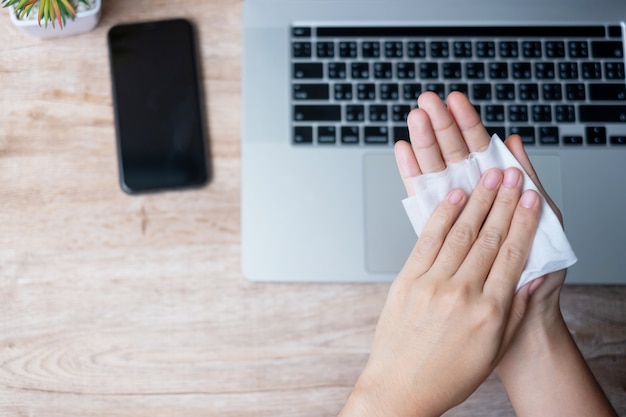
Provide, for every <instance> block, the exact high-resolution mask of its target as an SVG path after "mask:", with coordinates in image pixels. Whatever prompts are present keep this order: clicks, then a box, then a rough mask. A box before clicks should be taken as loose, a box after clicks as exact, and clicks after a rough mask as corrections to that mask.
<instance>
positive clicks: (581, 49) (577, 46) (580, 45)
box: [567, 41, 589, 58]
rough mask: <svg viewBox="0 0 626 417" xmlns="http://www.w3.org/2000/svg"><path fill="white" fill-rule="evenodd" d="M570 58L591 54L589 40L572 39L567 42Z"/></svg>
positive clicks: (584, 56) (585, 56)
mask: <svg viewBox="0 0 626 417" xmlns="http://www.w3.org/2000/svg"><path fill="white" fill-rule="evenodd" d="M567 47H568V50H569V57H570V58H587V57H588V56H589V44H588V43H587V41H571V42H568V43H567Z"/></svg>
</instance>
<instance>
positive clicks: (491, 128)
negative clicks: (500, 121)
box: [485, 126, 506, 140]
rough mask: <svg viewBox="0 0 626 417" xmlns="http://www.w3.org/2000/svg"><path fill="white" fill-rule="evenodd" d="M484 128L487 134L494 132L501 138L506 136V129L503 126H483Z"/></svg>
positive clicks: (490, 134)
mask: <svg viewBox="0 0 626 417" xmlns="http://www.w3.org/2000/svg"><path fill="white" fill-rule="evenodd" d="M485 129H487V133H489V136H493V135H494V134H496V135H498V136H499V137H500V139H502V140H504V139H505V138H506V129H505V128H504V126H485Z"/></svg>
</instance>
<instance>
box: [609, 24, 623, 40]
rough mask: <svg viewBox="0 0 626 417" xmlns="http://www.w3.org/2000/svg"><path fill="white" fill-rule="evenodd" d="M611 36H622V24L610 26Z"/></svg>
mask: <svg viewBox="0 0 626 417" xmlns="http://www.w3.org/2000/svg"><path fill="white" fill-rule="evenodd" d="M609 37H610V38H621V37H622V27H621V26H617V25H615V26H609Z"/></svg>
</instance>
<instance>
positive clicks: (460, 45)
mask: <svg viewBox="0 0 626 417" xmlns="http://www.w3.org/2000/svg"><path fill="white" fill-rule="evenodd" d="M452 48H453V49H454V57H455V58H471V57H472V43H471V42H469V41H457V42H454V43H453V45H452Z"/></svg>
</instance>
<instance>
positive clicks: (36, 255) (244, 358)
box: [0, 0, 626, 417]
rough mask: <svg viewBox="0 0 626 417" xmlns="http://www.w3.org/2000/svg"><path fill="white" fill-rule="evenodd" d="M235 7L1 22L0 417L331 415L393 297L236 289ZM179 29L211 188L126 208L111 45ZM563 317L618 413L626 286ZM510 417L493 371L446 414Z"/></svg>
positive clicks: (331, 289)
mask: <svg viewBox="0 0 626 417" xmlns="http://www.w3.org/2000/svg"><path fill="white" fill-rule="evenodd" d="M241 9H242V3H241V1H240V0H239V1H234V0H211V1H207V0H187V1H183V0H179V1H164V0H135V1H124V0H107V1H104V5H103V15H102V20H101V22H100V24H99V26H98V27H97V28H96V30H94V31H93V32H90V33H88V34H84V35H80V36H75V37H71V38H66V39H57V40H52V41H42V40H38V39H35V38H30V37H28V36H27V35H24V34H22V33H21V32H19V31H18V30H17V29H16V28H14V27H13V26H12V25H11V24H10V22H9V15H8V11H7V10H6V9H2V10H0V314H1V315H0V317H1V318H0V416H54V417H57V416H58V417H74V416H75V417H79V416H80V417H92V416H93V417H95V416H98V417H100V416H117V417H130V416H133V417H137V416H150V417H161V416H163V417H165V416H168V417H169V416H186V417H194V416H222V417H224V416H268V417H269V416H272V417H274V416H302V417H308V416H311V417H313V416H316V417H318V416H334V415H336V413H337V412H338V410H339V409H340V407H341V405H342V404H343V402H344V400H345V398H346V396H347V395H348V393H349V392H350V389H351V386H352V384H353V383H354V381H355V379H356V377H357V376H358V374H359V372H360V370H361V369H362V367H363V365H364V363H365V361H366V359H367V355H368V350H369V345H370V342H371V339H372V336H373V332H374V327H375V324H376V320H377V317H378V314H379V312H380V310H381V307H382V305H383V303H384V300H385V296H386V292H387V290H388V285H387V284H351V285H348V284H258V283H251V282H248V281H246V280H245V279H244V277H243V276H242V274H241V271H240V265H239V264H240V234H239V232H240V218H239V205H240V196H239V193H240V143H239V140H240V138H239V135H240V131H241V129H240V123H241V120H240V117H241V114H240V113H241V112H240V101H241V87H240V69H241V68H240V67H241V51H242V44H241ZM175 16H181V17H187V18H189V19H190V20H192V21H193V22H194V23H195V26H196V29H197V32H198V33H197V34H198V39H199V41H200V43H201V58H202V59H201V61H202V74H203V77H202V79H203V88H204V94H205V103H206V118H207V121H208V123H207V124H208V127H207V129H208V136H209V140H210V154H211V155H210V158H211V161H212V166H213V179H212V181H211V183H210V184H209V185H208V186H206V187H204V188H202V189H197V190H190V191H184V192H167V193H159V194H153V195H142V196H132V197H131V196H128V195H125V194H124V193H123V192H122V191H121V190H120V187H119V185H118V178H117V159H116V150H115V133H114V127H113V112H112V100H111V84H110V77H109V67H108V55H107V47H106V33H107V31H108V29H109V28H110V27H111V26H112V25H114V24H117V23H121V22H131V21H139V20H150V19H160V18H168V17H175ZM277 256H280V255H279V254H277ZM625 273H626V272H625ZM563 309H564V312H565V316H566V319H567V321H568V324H569V326H570V328H571V331H572V333H573V334H574V336H575V338H576V340H577V342H578V343H579V345H580V347H581V350H582V351H583V353H584V354H585V356H586V358H587V359H588V360H589V362H590V364H591V366H592V368H593V371H594V372H595V374H596V375H597V377H598V378H599V380H600V383H601V384H602V386H603V387H604V389H605V390H606V391H607V393H608V394H609V396H610V398H611V400H612V402H613V404H614V405H615V407H616V408H617V409H618V411H619V413H620V415H622V416H626V288H625V287H601V286H586V287H582V286H576V287H570V286H568V287H566V288H565V290H564V294H563ZM512 415H513V411H512V409H511V406H510V403H509V401H508V399H507V397H506V394H505V392H504V390H503V388H502V385H501V383H500V381H499V380H498V379H497V377H496V376H495V375H493V376H491V377H490V378H489V379H488V380H487V381H486V382H485V384H484V385H483V386H482V387H481V388H480V389H479V390H478V391H477V392H476V393H475V394H474V395H473V396H472V397H471V398H470V399H469V400H468V401H467V402H466V403H464V404H463V405H461V406H459V407H458V408H456V409H454V410H451V411H450V412H449V413H447V416H512Z"/></svg>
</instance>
